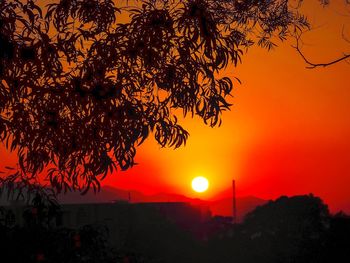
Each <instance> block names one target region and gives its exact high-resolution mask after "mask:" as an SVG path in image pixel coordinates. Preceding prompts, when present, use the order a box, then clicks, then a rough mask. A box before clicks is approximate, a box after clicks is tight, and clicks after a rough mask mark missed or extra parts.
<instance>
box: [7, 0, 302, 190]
mask: <svg viewBox="0 0 350 263" xmlns="http://www.w3.org/2000/svg"><path fill="white" fill-rule="evenodd" d="M43 2H44V3H45V4H47V5H46V6H45V7H44V6H42V5H39V4H40V3H39V2H38V1H33V0H27V1H26V0H2V1H1V2H0V79H1V82H0V140H1V142H4V143H5V145H6V147H7V148H8V149H9V150H12V151H16V153H17V156H18V167H17V168H15V170H12V168H11V167H8V168H7V169H6V170H5V171H4V172H3V174H2V175H1V183H2V185H5V184H7V185H10V186H11V185H12V187H13V184H16V185H17V186H18V185H22V184H23V185H26V184H33V183H39V182H40V183H43V182H44V181H43V179H40V180H39V177H40V175H42V174H45V179H47V181H48V182H49V185H50V186H51V187H52V188H53V189H55V190H56V191H57V192H60V191H62V190H64V191H66V190H70V189H74V190H80V191H83V192H84V191H87V190H88V189H89V188H91V187H93V188H94V189H95V190H96V189H99V184H100V180H101V179H103V178H104V177H105V176H106V175H107V174H109V173H112V172H113V171H114V170H116V169H120V170H126V169H128V168H130V167H132V166H133V165H134V158H135V154H136V147H137V146H138V145H140V144H141V143H142V142H143V141H144V140H145V139H146V138H148V137H149V136H150V135H151V136H154V138H155V139H156V140H157V142H158V143H159V144H160V145H161V146H162V147H166V146H167V147H175V148H177V147H180V146H182V145H184V144H185V142H186V139H187V138H188V132H187V131H186V130H185V129H184V128H183V127H182V126H181V125H179V123H178V121H177V116H176V115H177V114H183V115H184V116H186V115H188V114H189V115H191V116H194V115H197V116H199V117H200V118H202V119H203V121H204V123H205V124H207V125H210V126H212V127H213V126H217V125H220V123H221V114H222V112H223V111H224V110H228V109H229V108H230V106H231V105H230V103H229V102H228V98H229V96H230V95H231V94H232V89H233V82H232V80H231V79H230V78H228V77H225V76H223V74H222V72H223V71H224V70H225V69H226V68H227V66H228V65H229V64H234V65H237V64H238V63H240V62H241V57H242V54H243V53H244V51H245V49H248V48H249V47H251V46H252V45H253V44H254V43H257V44H258V45H260V46H262V47H265V48H268V49H270V48H272V47H273V46H274V45H275V43H274V41H275V40H276V39H278V38H279V39H281V40H284V39H286V38H287V37H288V36H289V35H290V34H292V33H293V32H294V31H295V30H301V29H302V28H304V27H307V26H308V23H307V20H306V19H305V18H304V17H303V16H301V15H299V14H298V13H297V12H296V9H294V8H291V7H289V4H288V1H285V0H263V1H262V0H244V1H243V0H242V1H238V0H237V1H233V0H231V1H229V0H226V1H224V0H219V1H218V0H185V1H175V0H174V1H171V0H162V1H161V0H149V1H112V0H88V1H87V0H86V1H85V0H61V1H56V2H55V1H51V2H50V1H43Z"/></svg>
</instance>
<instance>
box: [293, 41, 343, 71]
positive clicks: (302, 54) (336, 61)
mask: <svg viewBox="0 0 350 263" xmlns="http://www.w3.org/2000/svg"><path fill="white" fill-rule="evenodd" d="M295 39H296V45H295V46H292V47H293V48H295V50H296V51H297V52H298V53H299V55H300V56H301V58H302V59H303V60H304V62H305V63H306V64H307V65H308V66H306V68H307V69H314V68H318V67H328V66H331V65H334V64H337V63H339V62H341V61H346V60H347V59H348V58H350V54H344V55H343V56H342V57H340V58H338V59H335V60H332V61H329V62H326V63H314V62H311V61H310V60H309V59H308V58H307V57H306V56H305V55H304V53H303V52H302V51H301V49H300V35H299V36H295Z"/></svg>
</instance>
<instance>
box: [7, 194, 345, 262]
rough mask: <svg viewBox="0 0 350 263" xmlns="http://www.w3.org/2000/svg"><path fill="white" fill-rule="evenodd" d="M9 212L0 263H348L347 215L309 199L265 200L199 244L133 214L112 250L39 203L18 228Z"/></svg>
mask: <svg viewBox="0 0 350 263" xmlns="http://www.w3.org/2000/svg"><path fill="white" fill-rule="evenodd" d="M13 211H14V210H13V209H11V208H10V207H6V208H5V207H4V208H1V210H0V254H1V257H2V259H5V261H3V260H1V262H25V263H30V262H52V263H56V262H57V263H59V262H60V263H61V262H62V263H63V262H64V263H68V262H77V263H80V262H89V263H90V262H91V263H93V262H96V263H97V262H122V263H126V262H135V263H139V262H242V263H243V262H244V263H249V262H269V263H270V262H273V263H274V262H284V263H286V262H298V263H302V262H317V263H318V262H344V260H345V259H348V258H350V252H349V249H348V248H349V247H350V217H349V216H347V215H345V214H343V213H338V214H336V215H331V214H330V213H329V211H328V208H327V206H326V205H325V204H324V203H323V202H322V200H321V199H319V198H317V197H314V196H313V195H305V196H295V197H290V198H289V197H280V198H279V199H277V200H275V201H270V202H269V203H267V204H266V205H263V206H260V207H257V208H256V209H255V210H254V211H253V212H251V213H250V214H248V215H247V216H246V218H245V220H244V222H243V223H241V224H236V225H232V224H231V225H226V226H225V227H224V228H221V229H220V228H218V229H220V230H217V231H216V232H214V233H213V232H211V234H210V235H208V238H206V239H205V240H199V239H196V238H194V237H193V236H191V235H190V234H189V232H188V231H187V232H186V231H184V230H183V229H181V228H180V227H178V226H176V225H174V224H173V223H171V222H170V221H169V220H166V219H164V218H162V217H161V216H160V215H159V214H157V213H156V212H155V211H152V210H147V209H144V210H138V211H136V210H135V211H133V212H132V213H133V217H132V218H133V219H132V222H131V226H132V227H131V228H130V229H129V230H128V231H127V234H126V235H125V233H124V236H125V237H124V238H123V242H120V243H119V244H118V245H115V244H113V245H112V243H111V242H110V236H109V235H110V233H111V232H110V231H109V229H108V228H107V227H105V226H103V225H101V224H100V225H98V224H91V225H85V226H82V227H79V228H76V229H73V228H68V227H66V226H63V225H60V222H59V221H60V220H59V218H60V217H59V215H60V213H61V211H60V209H59V207H55V206H54V205H51V206H47V205H43V203H41V202H40V198H39V202H38V199H36V202H33V203H32V204H31V205H29V206H28V207H27V208H26V209H25V210H24V212H23V214H22V215H21V216H22V219H21V222H22V223H21V224H19V223H18V222H19V220H18V219H19V218H16V216H17V217H18V215H15V212H13ZM213 224H215V221H214V219H213V221H212V222H209V225H213ZM208 233H209V232H208Z"/></svg>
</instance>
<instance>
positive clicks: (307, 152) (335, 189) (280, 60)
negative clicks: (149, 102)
mask: <svg viewBox="0 0 350 263" xmlns="http://www.w3.org/2000/svg"><path fill="white" fill-rule="evenodd" d="M310 2H312V1H310ZM310 2H309V3H308V6H306V7H305V12H306V13H307V15H308V16H309V18H310V20H311V22H313V24H314V26H315V29H314V30H312V32H310V33H307V34H306V35H305V43H306V45H305V46H304V51H305V53H306V54H307V56H308V57H310V60H313V61H315V62H323V61H328V60H331V59H332V58H336V57H338V56H340V55H341V54H342V52H346V51H349V50H350V44H349V43H346V42H345V41H344V40H343V39H342V37H341V32H342V28H343V25H344V24H348V25H350V23H349V22H350V21H349V20H350V18H349V17H346V16H343V15H342V14H345V13H346V11H345V9H344V6H342V5H341V4H339V3H336V4H334V5H332V6H331V7H329V8H322V7H321V6H319V4H318V1H313V2H312V3H310ZM338 2H341V1H338ZM345 31H346V32H348V35H349V39H350V26H349V27H345ZM290 44H291V43H284V44H280V45H279V47H278V48H277V49H276V50H275V51H271V52H267V51H265V50H260V49H258V48H255V49H251V50H250V51H249V53H248V54H247V55H246V56H244V57H243V64H242V65H240V66H239V67H238V68H233V67H231V68H229V69H228V70H227V74H228V75H229V76H235V77H238V78H239V79H240V80H241V81H242V85H239V84H238V83H237V85H236V88H235V90H234V91H233V95H234V98H233V99H232V101H231V102H232V103H233V104H234V106H233V107H232V109H231V111H230V112H226V113H225V114H224V115H223V124H222V126H221V127H219V128H209V127H206V126H205V125H204V123H202V122H201V121H200V120H198V119H196V118H195V119H190V118H187V119H186V120H183V121H182V124H183V126H184V127H185V128H186V129H187V130H188V131H189V132H190V137H189V140H188V142H187V144H186V146H185V147H182V148H180V149H177V150H172V149H162V148H160V147H159V146H158V145H157V144H156V143H155V142H154V140H153V139H149V140H148V141H146V142H145V143H144V145H142V146H141V147H140V148H139V149H138V154H137V157H136V160H137V162H138V163H139V164H138V165H137V166H135V167H134V168H132V169H130V170H129V171H127V172H120V173H116V174H113V175H111V176H110V177H108V178H107V179H105V181H104V184H106V185H112V186H115V187H120V188H124V189H135V190H139V191H142V192H145V193H155V192H172V193H179V194H184V195H187V196H189V197H199V198H203V199H209V200H212V199H217V198H220V197H224V196H225V197H226V196H229V195H230V193H231V191H230V189H229V188H230V185H231V180H232V179H235V180H236V185H237V194H238V195H239V196H246V195H253V196H257V197H261V198H266V199H270V198H276V197H278V196H280V195H295V194H305V193H311V192H312V193H314V194H315V195H318V196H320V197H322V198H323V199H324V200H325V202H326V203H328V204H329V205H330V208H331V210H332V211H335V210H339V209H343V210H345V211H347V212H349V213H350V191H349V190H348V189H349V185H350V104H349V102H350V89H349V84H348V83H349V81H348V80H349V78H348V76H349V75H348V74H349V72H350V65H349V64H347V63H340V64H337V65H334V66H332V67H328V68H319V69H313V70H310V69H305V63H304V62H303V61H302V59H301V58H300V57H299V56H298V55H297V53H296V52H295V50H293V49H292V48H291V47H290ZM0 154H1V160H0V164H1V165H2V166H3V165H5V164H6V163H7V161H8V159H9V155H8V153H5V152H4V150H2V152H1V153H0ZM1 165H0V167H1ZM197 175H203V176H205V177H207V178H208V179H209V181H210V189H209V190H208V191H207V192H206V193H202V194H199V193H195V192H193V191H192V190H191V188H190V187H191V180H192V178H193V177H195V176H197Z"/></svg>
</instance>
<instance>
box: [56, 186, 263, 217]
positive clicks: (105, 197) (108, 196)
mask: <svg viewBox="0 0 350 263" xmlns="http://www.w3.org/2000/svg"><path fill="white" fill-rule="evenodd" d="M129 196H130V200H131V202H132V203H145V202H187V203H191V204H193V205H199V204H202V205H207V206H208V207H209V208H210V210H211V211H212V214H213V215H221V216H231V215H232V199H231V198H223V199H219V200H216V201H205V200H201V199H198V198H189V197H187V196H184V195H179V194H170V193H158V194H155V195H145V194H143V193H141V192H138V191H135V190H130V191H128V190H122V189H118V188H114V187H111V186H104V187H102V189H101V192H100V193H98V194H96V195H95V194H94V193H93V191H91V192H88V193H87V194H86V195H84V196H81V195H80V194H79V193H67V194H66V195H61V196H59V201H60V203H63V204H69V203H106V202H113V201H128V200H129ZM266 202H267V201H266V200H264V199H260V198H257V197H253V196H248V197H238V198H237V214H238V220H239V221H241V220H242V219H243V217H244V215H246V214H247V213H248V212H250V211H252V210H253V209H254V208H255V207H257V206H259V205H263V204H265V203H266Z"/></svg>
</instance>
